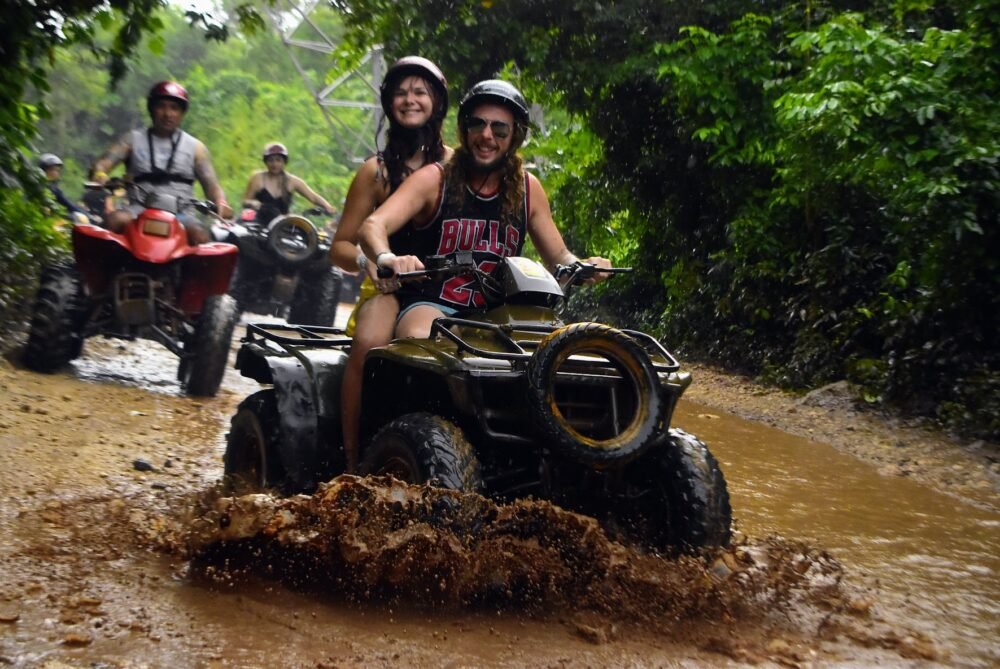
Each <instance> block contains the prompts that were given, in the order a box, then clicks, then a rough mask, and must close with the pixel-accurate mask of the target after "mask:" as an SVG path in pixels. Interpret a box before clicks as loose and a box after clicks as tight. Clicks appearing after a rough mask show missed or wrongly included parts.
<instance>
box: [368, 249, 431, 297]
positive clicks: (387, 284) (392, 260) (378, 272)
mask: <svg viewBox="0 0 1000 669" xmlns="http://www.w3.org/2000/svg"><path fill="white" fill-rule="evenodd" d="M371 265H374V266H375V276H374V277H373V280H374V281H375V287H376V288H378V290H379V292H380V293H392V292H394V291H396V290H399V277H398V275H399V274H404V273H406V272H416V271H419V270H422V269H423V268H424V264H423V263H422V262H421V261H420V258H418V257H417V256H397V255H396V254H395V253H380V254H379V256H378V257H377V258H376V259H375V262H374V263H370V264H369V268H370V267H371ZM370 272H371V269H369V273H370Z"/></svg>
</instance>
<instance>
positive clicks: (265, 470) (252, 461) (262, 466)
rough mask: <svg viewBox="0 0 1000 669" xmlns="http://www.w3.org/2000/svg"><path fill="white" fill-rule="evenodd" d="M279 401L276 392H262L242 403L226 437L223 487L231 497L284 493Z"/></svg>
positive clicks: (284, 478) (270, 390)
mask: <svg viewBox="0 0 1000 669" xmlns="http://www.w3.org/2000/svg"><path fill="white" fill-rule="evenodd" d="M280 429H281V428H280V423H279V418H278V401H277V399H276V397H275V394H274V389H273V388H272V389H268V390H262V391H260V392H257V393H254V394H253V395H251V396H250V397H248V398H246V399H245V400H243V401H242V402H240V406H239V408H238V409H237V410H236V415H235V416H233V419H232V422H231V424H230V428H229V434H227V435H226V453H225V455H224V456H223V462H224V463H225V470H224V477H223V487H224V489H225V490H226V492H227V493H228V494H231V495H248V494H252V493H259V492H263V491H265V490H268V489H278V490H280V489H281V488H282V486H283V485H284V484H285V480H286V475H285V469H284V467H282V465H281V461H280V459H279V457H278V439H279V438H280Z"/></svg>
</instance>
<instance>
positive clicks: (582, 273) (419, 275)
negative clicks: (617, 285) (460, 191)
mask: <svg viewBox="0 0 1000 669" xmlns="http://www.w3.org/2000/svg"><path fill="white" fill-rule="evenodd" d="M426 264H427V267H426V268H424V269H422V270H417V271H414V272H401V273H400V274H399V275H398V278H399V280H400V281H406V280H416V279H430V278H435V277H440V276H458V275H462V274H471V275H483V276H489V272H484V271H483V270H481V269H479V267H478V266H477V265H476V262H475V260H473V259H472V254H471V253H456V254H452V255H448V256H429V257H428V258H427V263H426ZM631 271H632V268H631V267H598V266H597V265H594V264H592V263H586V262H583V261H582V260H577V261H576V262H574V263H571V264H569V265H556V268H555V272H553V276H554V277H555V278H556V280H557V281H559V282H561V283H563V284H564V285H567V286H571V285H575V284H578V283H583V282H584V281H586V280H587V279H590V278H593V276H594V275H595V274H625V273H628V272H631ZM377 275H378V278H380V279H388V278H390V277H392V276H394V275H395V272H393V271H392V268H391V267H379V268H378V272H377Z"/></svg>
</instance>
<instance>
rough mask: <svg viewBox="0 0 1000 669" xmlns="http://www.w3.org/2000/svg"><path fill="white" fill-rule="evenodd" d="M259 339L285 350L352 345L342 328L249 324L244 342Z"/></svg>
mask: <svg viewBox="0 0 1000 669" xmlns="http://www.w3.org/2000/svg"><path fill="white" fill-rule="evenodd" d="M281 332H294V333H295V334H296V335H297V336H289V335H283V334H280V333H281ZM257 337H259V338H261V339H266V340H268V341H272V342H274V343H275V344H278V345H279V346H281V347H283V348H285V349H286V350H287V349H288V347H297V346H298V347H304V346H309V347H314V348H335V347H337V346H344V345H350V343H351V338H350V337H348V336H347V333H346V332H344V331H343V330H342V329H340V328H331V327H326V326H323V325H285V324H284V323H248V324H247V334H246V336H245V337H244V338H243V341H244V342H247V343H257V341H258V340H257Z"/></svg>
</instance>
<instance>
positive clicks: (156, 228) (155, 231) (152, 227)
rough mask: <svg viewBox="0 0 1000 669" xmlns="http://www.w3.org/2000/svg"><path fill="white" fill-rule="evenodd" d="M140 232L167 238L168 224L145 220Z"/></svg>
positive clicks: (168, 233)
mask: <svg viewBox="0 0 1000 669" xmlns="http://www.w3.org/2000/svg"><path fill="white" fill-rule="evenodd" d="M142 231H143V232H144V233H145V234H147V235H155V236H157V237H169V236H170V223H168V222H167V221H157V220H147V221H145V222H144V223H143V224H142Z"/></svg>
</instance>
